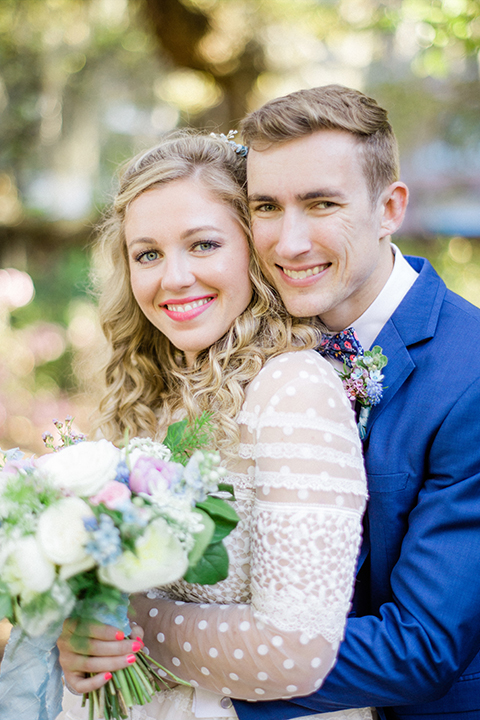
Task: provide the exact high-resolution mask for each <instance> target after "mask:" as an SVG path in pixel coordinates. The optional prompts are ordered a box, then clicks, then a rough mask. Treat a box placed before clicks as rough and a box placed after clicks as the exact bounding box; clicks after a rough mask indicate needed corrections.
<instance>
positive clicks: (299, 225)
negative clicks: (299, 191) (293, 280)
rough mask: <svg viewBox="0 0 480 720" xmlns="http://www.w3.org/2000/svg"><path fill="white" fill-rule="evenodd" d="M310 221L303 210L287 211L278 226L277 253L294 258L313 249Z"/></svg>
mask: <svg viewBox="0 0 480 720" xmlns="http://www.w3.org/2000/svg"><path fill="white" fill-rule="evenodd" d="M311 248H312V243H311V240H310V233H309V227H308V222H307V221H306V219H305V217H304V216H303V214H302V213H301V212H295V211H291V212H289V211H285V212H284V214H283V217H282V219H281V222H280V223H279V227H278V236H277V246H276V253H277V255H279V256H280V257H282V258H285V259H286V260H293V259H294V258H296V257H298V255H303V254H304V253H307V252H309V251H310V250H311Z"/></svg>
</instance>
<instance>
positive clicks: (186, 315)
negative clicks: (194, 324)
mask: <svg viewBox="0 0 480 720" xmlns="http://www.w3.org/2000/svg"><path fill="white" fill-rule="evenodd" d="M216 299H217V296H216V295H202V296H197V297H189V298H181V300H167V301H166V302H164V303H161V305H159V308H160V309H161V310H163V312H164V313H165V315H167V317H169V318H170V319H171V320H175V321H176V322H187V321H188V320H194V319H195V318H196V317H198V316H199V315H201V314H202V313H203V312H205V310H207V309H208V308H209V307H210V306H211V305H212V304H213V303H214V302H215V300H216ZM205 300H206V302H203V303H202V304H201V305H197V306H196V307H192V308H190V309H189V310H180V311H179V310H169V309H168V307H167V306H168V305H170V307H171V306H173V305H177V306H182V305H183V306H185V305H193V304H194V303H198V302H201V301H205Z"/></svg>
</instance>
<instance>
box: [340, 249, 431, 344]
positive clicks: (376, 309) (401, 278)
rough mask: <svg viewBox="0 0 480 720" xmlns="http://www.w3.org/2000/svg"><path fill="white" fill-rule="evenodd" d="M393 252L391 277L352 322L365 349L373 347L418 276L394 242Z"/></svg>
mask: <svg viewBox="0 0 480 720" xmlns="http://www.w3.org/2000/svg"><path fill="white" fill-rule="evenodd" d="M392 252H393V254H394V256H395V260H394V263H393V270H392V272H391V274H390V277H389V278H388V280H387V282H386V283H385V285H384V286H383V289H382V290H381V291H380V293H379V294H378V295H377V297H376V298H375V300H374V301H373V303H372V304H371V305H370V307H368V308H367V309H366V310H365V312H364V313H363V314H362V315H360V317H359V318H358V319H357V320H355V322H354V323H352V325H353V327H354V328H355V332H356V333H357V337H358V339H359V341H360V343H361V345H362V347H363V349H364V350H369V349H370V348H371V346H372V345H373V343H374V340H375V338H376V337H377V336H378V334H379V333H380V330H381V329H382V328H383V326H384V325H385V323H386V322H387V321H388V320H390V318H391V317H392V315H393V313H394V312H395V310H396V309H397V307H398V306H399V305H400V303H401V302H402V300H403V298H404V297H405V295H406V294H407V293H408V291H409V290H410V288H411V287H412V285H413V283H414V282H415V280H416V279H417V277H418V273H417V272H416V270H414V269H413V268H412V266H411V265H410V264H409V263H408V262H407V261H406V260H405V258H404V257H403V255H402V253H401V252H400V250H399V249H398V247H397V246H396V245H393V244H392Z"/></svg>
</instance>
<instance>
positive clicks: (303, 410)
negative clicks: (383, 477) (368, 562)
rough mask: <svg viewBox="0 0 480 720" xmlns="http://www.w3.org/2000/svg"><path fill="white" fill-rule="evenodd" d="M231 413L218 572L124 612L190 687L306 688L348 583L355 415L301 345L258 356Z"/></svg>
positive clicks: (354, 533) (332, 632)
mask: <svg viewBox="0 0 480 720" xmlns="http://www.w3.org/2000/svg"><path fill="white" fill-rule="evenodd" d="M238 422H239V425H240V428H241V444H240V447H239V453H238V454H239V457H238V459H237V460H236V461H235V463H233V465H232V468H231V476H230V480H231V481H232V482H233V484H234V487H235V497H236V500H235V507H236V509H237V512H238V514H239V516H240V518H241V522H240V523H239V525H238V526H237V528H236V529H235V531H234V532H233V533H232V534H231V535H230V536H229V538H228V539H227V543H226V544H227V547H228V552H229V557H230V570H229V576H228V578H227V579H226V580H225V581H223V582H221V583H218V584H217V585H214V586H198V585H189V584H187V583H184V582H179V583H175V584H174V585H172V586H169V587H168V588H164V589H163V591H162V592H160V593H159V592H156V591H152V592H149V593H148V594H147V595H143V596H138V597H137V598H136V600H135V602H134V605H135V607H136V610H137V618H136V620H137V622H138V623H139V624H141V625H143V627H144V628H145V630H146V636H145V639H146V645H147V647H148V648H149V652H150V653H151V654H152V656H153V657H155V658H156V659H157V660H159V661H160V662H161V663H163V664H164V665H165V666H166V667H167V668H169V669H171V670H172V671H173V672H175V673H176V674H177V675H178V676H179V677H181V678H182V679H184V680H188V681H189V682H190V683H191V684H192V685H193V686H194V687H198V686H199V687H202V688H204V689H206V690H212V691H214V692H216V693H221V694H222V695H230V696H231V697H236V698H244V699H251V700H267V699H274V698H279V697H291V696H294V695H308V694H310V693H311V692H313V691H314V690H316V689H317V688H318V687H319V686H320V685H321V683H322V682H323V679H324V678H325V676H326V675H327V673H328V671H329V670H330V668H331V667H332V665H333V663H334V662H335V658H336V653H337V649H338V645H339V642H340V640H341V639H342V636H343V631H344V626H345V620H346V616H347V613H348V611H349V607H350V600H351V596H352V591H353V583H354V571H355V564H356V559H357V555H358V551H359V547H360V540H361V520H362V513H363V511H364V509H365V502H366V482H365V474H364V470H363V461H362V452H361V444H360V441H359V439H358V434H357V430H356V423H355V416H354V413H353V411H352V409H351V406H350V403H349V401H348V400H347V398H346V396H345V393H344V391H343V388H342V384H341V382H340V380H339V379H338V377H337V376H336V373H335V371H334V370H333V368H332V367H331V366H330V365H329V364H328V362H327V361H326V360H324V359H323V358H322V357H320V356H319V355H318V354H317V353H315V352H314V351H302V352H297V353H286V354H284V355H281V356H278V357H276V358H273V359H272V360H270V361H269V362H268V363H267V364H266V365H265V367H264V368H263V370H262V371H261V372H260V373H259V375H258V376H257V378H256V379H255V380H254V381H253V382H252V383H251V385H250V386H249V388H248V390H247V393H246V401H245V404H244V406H243V408H242V411H241V412H240V414H239V417H238Z"/></svg>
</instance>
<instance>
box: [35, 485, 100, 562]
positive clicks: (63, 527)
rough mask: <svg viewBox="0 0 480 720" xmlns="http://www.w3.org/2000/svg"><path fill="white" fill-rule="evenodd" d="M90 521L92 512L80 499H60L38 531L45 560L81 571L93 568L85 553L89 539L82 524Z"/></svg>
mask: <svg viewBox="0 0 480 720" xmlns="http://www.w3.org/2000/svg"><path fill="white" fill-rule="evenodd" d="M92 517H95V516H94V514H93V512H92V510H91V508H90V507H89V506H88V505H87V503H86V502H84V501H83V500H81V499H80V498H76V497H67V498H62V499H61V500H59V501H58V502H56V503H54V504H53V505H50V507H49V508H47V510H45V512H44V513H42V515H41V516H40V519H39V521H38V527H37V539H38V542H39V544H40V547H41V548H42V550H43V552H44V554H45V555H46V556H47V558H48V559H49V560H51V562H53V563H55V565H72V564H76V565H77V566H78V564H81V569H82V570H89V569H90V568H91V567H94V565H95V560H94V559H93V558H91V557H90V556H89V555H88V554H87V553H86V552H85V545H86V543H87V541H88V539H89V537H88V533H87V531H86V529H85V525H84V522H83V521H84V519H87V518H92ZM88 560H90V562H88ZM71 574H74V573H71Z"/></svg>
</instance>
